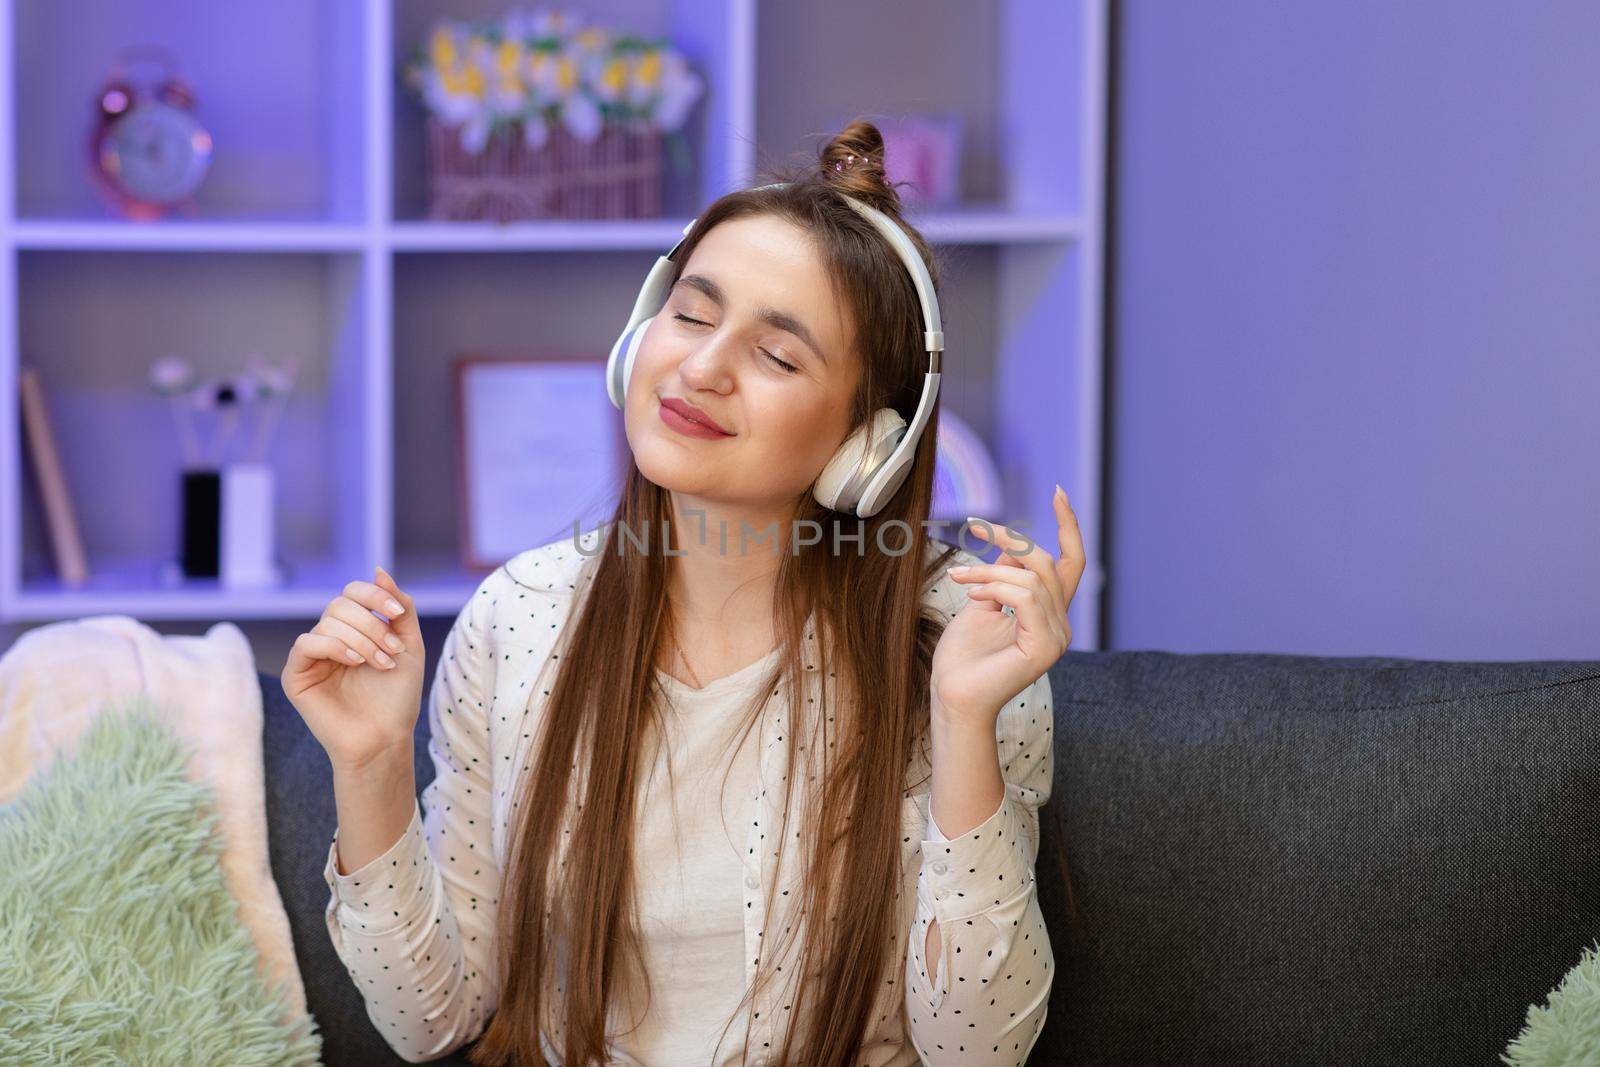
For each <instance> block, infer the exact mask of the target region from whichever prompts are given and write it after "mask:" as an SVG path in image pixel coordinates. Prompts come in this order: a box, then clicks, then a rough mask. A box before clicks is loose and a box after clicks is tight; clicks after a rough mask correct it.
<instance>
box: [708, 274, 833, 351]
mask: <svg viewBox="0 0 1600 1067" xmlns="http://www.w3.org/2000/svg"><path fill="white" fill-rule="evenodd" d="M678 284H679V285H687V286H688V287H689V288H691V289H698V290H700V292H702V293H704V294H706V296H708V297H710V298H711V301H712V303H714V304H716V305H717V306H718V307H727V305H728V299H727V297H726V296H725V295H724V294H723V292H722V287H721V286H720V285H718V284H717V283H716V282H714V281H712V280H711V279H710V278H707V277H706V276H705V275H704V274H685V275H684V276H683V277H681V278H679V279H678ZM756 318H758V319H760V320H761V321H762V322H764V323H766V324H767V325H768V326H772V327H774V328H776V329H779V330H785V331H787V332H789V333H792V334H794V335H795V336H796V337H798V338H800V340H802V341H804V342H805V343H806V344H807V346H809V347H810V349H811V351H812V352H814V353H816V356H817V358H818V359H820V360H822V365H823V366H827V365H828V357H827V356H825V355H823V354H822V346H821V345H819V344H817V339H816V338H815V337H813V336H812V335H811V331H810V330H808V329H806V324H805V323H803V322H801V321H800V320H799V319H797V318H795V317H794V316H793V315H791V314H789V313H788V312H787V311H779V310H778V309H777V308H771V307H759V308H757V309H756Z"/></svg>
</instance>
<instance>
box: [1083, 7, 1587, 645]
mask: <svg viewBox="0 0 1600 1067" xmlns="http://www.w3.org/2000/svg"><path fill="white" fill-rule="evenodd" d="M1117 7H1118V10H1119V16H1118V20H1117V25H1116V26H1115V40H1116V44H1115V47H1116V48H1117V57H1116V60H1115V63H1116V87H1115V96H1116V105H1115V106H1116V111H1115V114H1114V116H1113V121H1114V123H1115V135H1114V137H1115V142H1114V163H1113V166H1114V168H1115V170H1114V173H1113V176H1112V181H1113V185H1112V187H1111V189H1112V195H1113V201H1112V205H1111V211H1112V215H1113V218H1112V220H1111V227H1112V229H1111V234H1112V237H1111V240H1112V242H1113V260H1112V273H1111V276H1110V277H1111V286H1112V290H1111V291H1112V294H1113V303H1112V306H1111V307H1110V308H1108V321H1107V326H1108V340H1109V343H1110V344H1111V346H1112V357H1111V358H1112V367H1111V374H1112V376H1113V378H1114V384H1113V388H1112V395H1111V401H1112V405H1111V408H1110V410H1109V411H1108V417H1109V419H1110V422H1111V430H1110V442H1109V444H1110V447H1111V448H1112V454H1111V455H1112V458H1111V465H1110V469H1109V472H1108V473H1109V476H1110V477H1109V485H1108V501H1107V506H1108V509H1109V513H1108V522H1109V537H1108V539H1107V566H1108V572H1109V581H1108V601H1107V613H1108V616H1109V618H1108V626H1109V630H1108V643H1107V647H1110V648H1118V649H1131V648H1160V649H1169V650H1172V651H1273V652H1298V653H1319V654H1337V655H1346V654H1348V655H1359V654H1374V655H1396V656H1415V657H1426V658H1437V659H1536V658H1557V659H1566V658H1594V657H1596V656H1600V270H1597V265H1600V4H1594V3H1589V2H1587V0H1565V2H1553V0H1551V2H1546V0H1541V2H1539V3H1533V4H1493V3H1487V2H1474V3H1466V4H1457V3H1445V2H1435V3H1427V4H1422V3H1407V4H1392V3H1387V2H1371V0H1367V2H1361V3H1349V2H1347V3H1339V4H1279V3H1268V2H1261V3H1244V2H1232V0H1229V2H1222V0H1212V2H1209V3H1206V4H1169V3H1160V2H1150V0H1136V2H1131V3H1126V4H1121V5H1117Z"/></svg>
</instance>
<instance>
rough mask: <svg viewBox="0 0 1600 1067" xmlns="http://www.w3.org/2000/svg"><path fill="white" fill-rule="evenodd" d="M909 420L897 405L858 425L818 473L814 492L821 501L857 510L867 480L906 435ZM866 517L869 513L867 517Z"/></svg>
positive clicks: (848, 510)
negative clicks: (896, 407)
mask: <svg viewBox="0 0 1600 1067" xmlns="http://www.w3.org/2000/svg"><path fill="white" fill-rule="evenodd" d="M905 430H906V420H905V419H903V418H901V417H900V413H899V412H898V411H896V410H894V408H879V409H878V410H877V411H875V412H873V415H872V418H871V419H869V420H867V422H865V423H863V424H862V425H860V426H857V427H856V428H855V430H854V431H852V432H851V434H850V436H848V437H846V438H845V439H844V441H843V442H842V443H840V445H839V447H838V448H837V449H836V450H835V451H834V453H833V457H832V458H831V459H829V460H828V462H827V465H826V466H824V467H823V468H822V473H821V474H819V475H817V480H816V483H815V484H814V485H813V486H812V488H811V494H812V495H813V496H815V497H816V498H817V503H819V504H821V505H822V506H823V507H825V508H830V509H832V510H834V511H842V512H844V513H845V514H849V515H853V514H855V513H856V510H855V509H856V503H857V501H859V500H860V499H861V493H862V491H863V490H864V489H865V488H866V486H867V483H868V482H870V481H871V480H872V476H873V475H874V474H876V473H877V472H878V471H879V470H880V469H881V468H882V466H883V462H884V460H886V459H888V458H889V456H890V454H891V453H892V452H894V448H895V445H897V444H899V443H900V439H901V438H902V437H904V436H905ZM863 517H865V516H863Z"/></svg>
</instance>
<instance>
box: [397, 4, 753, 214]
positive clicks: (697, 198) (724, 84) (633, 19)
mask: <svg viewBox="0 0 1600 1067" xmlns="http://www.w3.org/2000/svg"><path fill="white" fill-rule="evenodd" d="M751 3H752V0H631V2H626V3H623V2H615V0H613V2H599V3H588V4H585V5H584V6H583V8H582V10H581V14H582V16H583V18H584V21H585V22H586V23H588V24H599V25H605V26H609V27H611V28H614V29H618V30H626V31H631V32H635V33H640V34H645V35H649V36H657V37H664V38H667V39H668V40H669V41H670V43H671V44H672V46H673V47H674V48H676V49H678V50H679V51H680V52H682V53H683V55H684V58H685V59H687V60H688V63H689V65H690V67H691V68H692V69H693V70H694V71H695V72H696V73H698V74H699V75H700V76H701V78H702V79H704V81H705V89H704V91H703V92H702V94H701V97H700V99H699V100H697V101H696V102H695V104H694V106H693V107H692V108H691V110H690V112H689V115H688V118H687V120H686V121H685V123H684V124H683V126H682V127H680V128H679V130H677V131H676V136H677V137H681V138H682V140H683V142H684V145H685V147H686V148H687V152H686V153H685V155H686V156H687V157H688V159H689V160H690V165H689V167H688V168H686V170H685V171H684V172H683V173H679V171H678V169H677V167H676V165H675V164H674V163H673V153H672V151H671V149H670V148H669V147H668V146H667V145H665V144H663V147H662V154H663V158H662V198H661V202H662V214H663V215H664V216H666V217H668V218H676V217H679V216H682V218H683V219H684V220H685V221H687V219H688V217H689V216H690V215H691V214H692V213H693V212H694V211H696V210H697V209H698V208H699V207H701V206H702V205H704V204H706V203H708V202H709V201H711V200H713V199H715V198H716V197H717V196H720V195H721V194H722V193H724V192H726V191H728V190H729V189H733V188H736V187H737V186H738V185H740V184H741V183H742V176H743V173H744V168H743V166H742V164H741V163H740V160H741V159H742V158H743V156H744V148H743V147H742V145H740V144H739V140H740V138H742V137H744V136H746V135H747V134H746V131H747V129H748V121H749V120H748V106H747V103H746V101H747V99H748V95H749V93H748V79H747V75H744V70H743V67H742V66H741V62H740V59H739V50H740V48H739V45H740V38H739V34H738V28H739V27H740V26H742V25H745V24H747V23H748V21H749V18H750V16H749V14H748V7H749V5H750V4H751ZM505 7H506V5H504V4H502V3H496V2H493V0H394V8H393V19H392V27H393V42H392V49H391V56H392V64H393V76H392V77H391V78H390V79H389V80H388V90H389V94H390V98H389V99H390V110H391V114H392V122H391V127H392V133H393V136H392V145H391V147H392V156H393V158H392V169H391V171H390V176H391V179H392V182H393V197H392V201H393V212H394V217H395V219H396V220H397V221H399V222H403V223H421V222H425V221H428V220H427V210H428V206H427V190H426V182H425V178H424V174H423V158H424V140H425V138H424V133H423V130H424V117H425V115H426V111H425V109H424V107H423V105H422V102H421V101H420V100H419V99H418V98H417V97H416V95H415V94H414V92H413V91H412V90H411V89H410V87H409V86H407V85H406V84H405V82H404V78H403V70H404V65H405V63H406V62H407V60H408V59H409V56H410V53H411V50H412V48H413V47H415V46H416V45H417V44H419V43H423V42H424V41H425V39H426V35H427V33H428V30H429V28H430V27H431V26H432V25H433V24H434V22H435V21H436V20H438V19H441V18H452V19H460V18H492V17H498V16H499V15H501V14H502V13H503V12H504V11H505ZM668 136H669V137H670V136H674V135H673V134H668ZM639 221H649V220H639ZM679 225H680V226H681V225H682V223H679Z"/></svg>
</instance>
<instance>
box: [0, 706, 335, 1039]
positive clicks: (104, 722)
mask: <svg viewBox="0 0 1600 1067" xmlns="http://www.w3.org/2000/svg"><path fill="white" fill-rule="evenodd" d="M187 758H188V752H187V750H186V748H185V746H184V744H183V742H182V741H181V740H180V739H179V738H178V737H177V736H176V735H175V734H174V733H173V732H172V730H171V729H170V728H169V727H168V726H166V724H165V723H163V722H162V721H161V720H160V719H159V718H158V717H157V716H156V715H155V714H154V713H153V710H152V709H151V708H150V706H149V705H148V703H147V702H146V699H145V697H144V696H143V695H140V696H138V697H135V698H133V699H131V700H129V701H125V702H122V704H121V705H120V706H118V707H116V708H111V707H108V708H106V709H105V710H104V711H103V712H102V713H101V714H100V715H99V716H97V717H96V719H95V721H94V722H93V723H92V724H91V725H90V726H89V727H88V728H87V729H86V730H85V731H84V733H83V735H82V737H81V738H80V740H79V744H78V746H77V748H76V749H75V750H74V751H73V752H70V753H66V752H63V753H61V754H60V755H59V756H58V757H57V758H56V760H55V761H54V762H53V763H52V764H51V765H50V766H49V767H48V768H46V770H45V771H44V772H42V773H41V774H39V775H38V776H37V777H36V778H35V779H34V780H33V781H31V782H29V783H28V785H27V787H26V788H25V789H24V790H23V792H22V793H21V794H20V795H19V796H18V797H17V799H16V800H15V801H14V802H13V803H11V804H8V805H5V806H0V1063H138V1064H173V1065H179V1064H181V1065H184V1067H189V1065H192V1064H197V1063H227V1064H236V1065H245V1064H306V1065H314V1064H316V1063H317V1062H318V1060H319V1058H320V1055H321V1047H322V1039H321V1036H320V1035H319V1034H318V1033H316V1028H315V1022H314V1020H313V1019H312V1017H311V1016H310V1015H301V1016H300V1017H299V1018H296V1019H293V1020H291V1022H285V1021H284V1018H283V1016H284V1014H285V1013H286V1011H287V1009H286V1007H285V1004H284V997H283V993H282V991H276V992H274V991H272V990H271V989H269V987H268V985H267V983H266V980H265V978H263V977H262V975H261V974H260V973H259V972H258V971H257V959H258V952H257V950H256V947H255V942H254V941H253V940H252V939H251V937H250V932H249V930H248V929H247V928H246V927H245V925H244V923H243V922H242V920H240V919H239V917H238V913H237V905H236V903H235V901H234V899H233V896H232V894H231V892H230V891H229V889H228V886H227V882H226V880H225V878H224V875H223V873H222V867H221V865H220V860H221V854H222V841H221V838H220V836H219V834H218V832H217V828H216V827H217V816H216V807H215V793H214V791H213V790H212V788H211V787H210V786H209V785H206V784H204V783H200V782H195V781H192V780H190V779H189V778H188V777H187V776H186V775H185V772H184V764H185V762H186V760H187Z"/></svg>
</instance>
